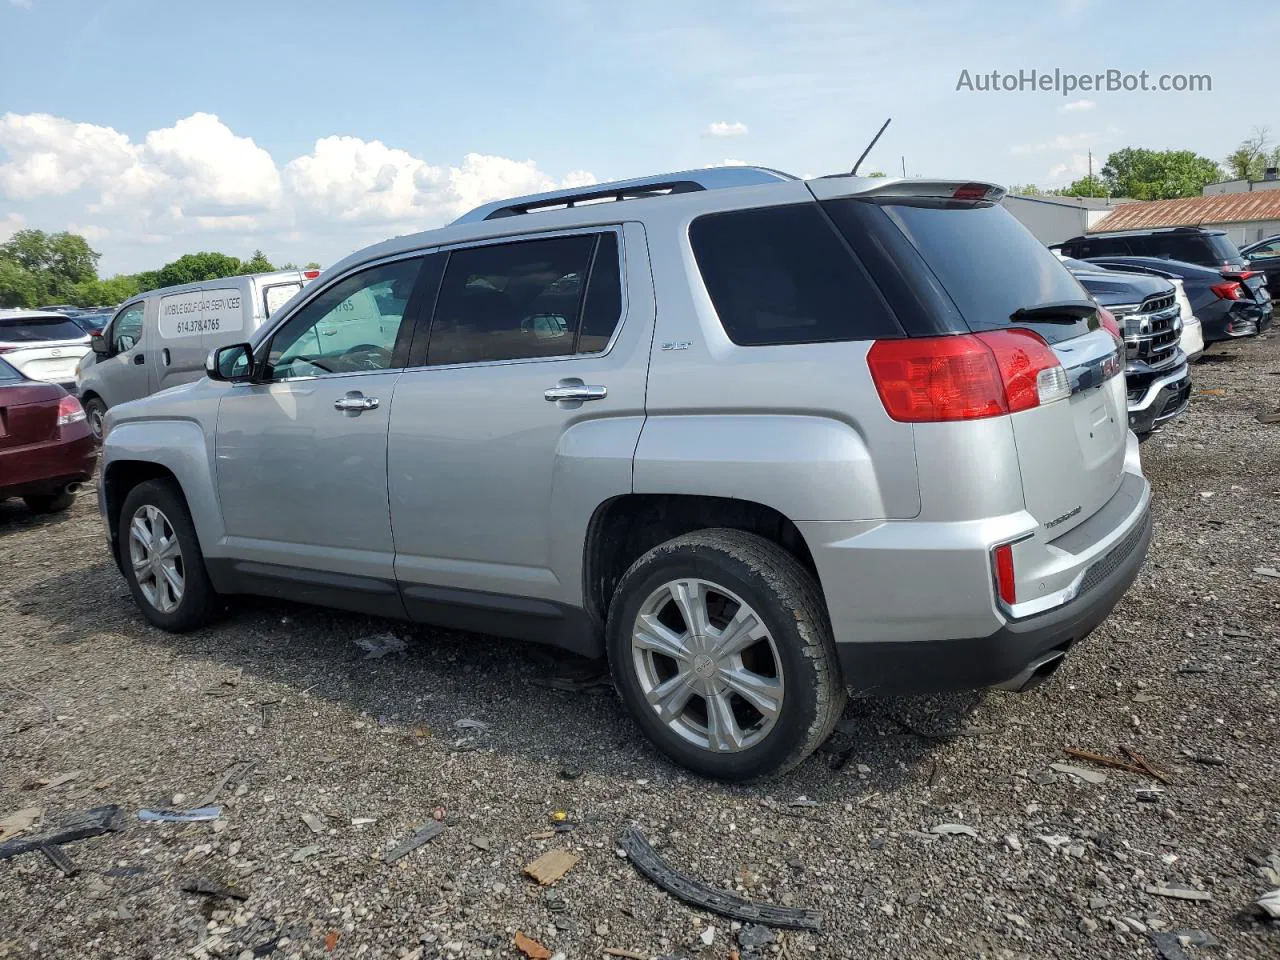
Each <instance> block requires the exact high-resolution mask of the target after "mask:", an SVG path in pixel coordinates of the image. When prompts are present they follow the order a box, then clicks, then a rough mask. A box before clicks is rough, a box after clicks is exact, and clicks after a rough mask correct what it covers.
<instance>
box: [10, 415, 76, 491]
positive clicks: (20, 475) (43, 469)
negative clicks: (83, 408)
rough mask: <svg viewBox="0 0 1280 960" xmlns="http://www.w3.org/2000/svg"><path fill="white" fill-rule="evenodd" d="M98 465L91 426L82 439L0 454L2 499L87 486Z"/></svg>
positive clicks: (54, 441)
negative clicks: (82, 484)
mask: <svg viewBox="0 0 1280 960" xmlns="http://www.w3.org/2000/svg"><path fill="white" fill-rule="evenodd" d="M97 462H98V445H97V443H96V442H95V441H94V439H93V434H91V433H90V432H89V429H88V427H85V432H84V436H82V437H76V438H74V439H71V440H50V441H49V442H47V443H41V444H34V445H32V446H29V447H22V448H21V449H19V450H7V451H0V496H5V497H23V496H35V495H40V494H45V493H51V492H53V491H54V490H57V489H59V488H61V487H64V486H66V485H67V484H68V483H84V482H85V481H87V480H88V479H89V478H90V477H92V476H93V468H94V465H95V464H96V463H97Z"/></svg>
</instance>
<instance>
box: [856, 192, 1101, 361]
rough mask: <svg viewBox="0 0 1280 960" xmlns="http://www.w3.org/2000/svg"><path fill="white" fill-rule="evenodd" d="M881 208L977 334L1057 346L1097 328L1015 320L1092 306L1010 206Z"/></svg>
mask: <svg viewBox="0 0 1280 960" xmlns="http://www.w3.org/2000/svg"><path fill="white" fill-rule="evenodd" d="M854 202H858V201H854ZM880 209H881V210H883V211H884V213H885V215H886V216H887V217H888V218H889V219H890V220H891V221H892V222H893V223H894V224H895V225H896V226H897V227H898V229H899V230H901V231H902V233H903V235H904V236H906V237H907V239H908V240H910V241H911V243H912V245H913V246H914V247H915V248H916V250H918V251H919V253H920V255H921V256H922V257H923V258H924V261H925V262H926V263H927V264H928V265H929V267H930V269H932V270H933V272H934V274H935V275H937V277H938V279H939V281H941V283H942V286H943V287H944V288H945V289H946V291H947V293H948V294H949V295H950V297H951V299H952V300H953V301H954V302H955V304H956V306H957V307H958V308H959V310H960V313H961V315H962V316H963V317H964V319H965V322H966V324H968V326H969V328H970V329H971V330H999V329H1002V328H1007V327H1013V326H1017V327H1027V328H1030V329H1033V330H1035V332H1036V333H1038V334H1040V335H1041V336H1042V337H1044V338H1045V339H1046V340H1047V341H1049V342H1050V343H1057V342H1060V341H1062V340H1067V339H1070V338H1072V337H1077V336H1081V335H1082V334H1084V333H1086V332H1088V330H1089V329H1090V324H1091V323H1092V324H1093V325H1094V326H1096V324H1097V320H1096V318H1094V319H1092V320H1090V319H1081V320H1078V321H1076V322H1062V323H1058V322H1053V323H1046V322H1028V321H1027V320H1025V319H1019V320H1016V321H1015V320H1014V319H1013V315H1014V314H1015V313H1016V312H1017V311H1019V310H1022V309H1031V308H1034V307H1040V306H1044V305H1046V304H1055V303H1074V304H1084V305H1088V304H1089V303H1090V300H1089V296H1088V294H1087V293H1085V291H1084V289H1083V288H1082V287H1081V286H1080V284H1079V283H1078V282H1077V281H1076V279H1075V277H1073V276H1071V272H1070V271H1069V270H1067V268H1066V267H1065V266H1063V264H1062V261H1060V260H1059V259H1058V258H1057V257H1056V256H1054V255H1053V254H1052V253H1050V252H1049V250H1048V248H1047V247H1045V246H1044V245H1043V244H1041V243H1040V242H1039V241H1038V240H1036V238H1035V237H1034V236H1033V235H1032V234H1031V232H1030V231H1029V230H1027V228H1026V227H1024V226H1023V225H1022V224H1021V223H1019V222H1018V221H1017V220H1016V219H1015V218H1014V217H1013V215H1012V214H1010V213H1009V211H1007V210H1005V209H1004V207H1002V206H999V205H994V204H987V203H977V204H959V203H953V202H948V201H928V200H911V201H896V202H886V203H882V204H880Z"/></svg>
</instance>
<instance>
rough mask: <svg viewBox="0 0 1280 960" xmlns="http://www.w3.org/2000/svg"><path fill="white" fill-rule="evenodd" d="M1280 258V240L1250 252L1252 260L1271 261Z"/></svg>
mask: <svg viewBox="0 0 1280 960" xmlns="http://www.w3.org/2000/svg"><path fill="white" fill-rule="evenodd" d="M1275 257H1280V240H1276V241H1274V242H1272V243H1264V244H1263V245H1262V246H1260V247H1254V248H1253V249H1252V250H1250V251H1249V259H1250V260H1271V259H1273V258H1275Z"/></svg>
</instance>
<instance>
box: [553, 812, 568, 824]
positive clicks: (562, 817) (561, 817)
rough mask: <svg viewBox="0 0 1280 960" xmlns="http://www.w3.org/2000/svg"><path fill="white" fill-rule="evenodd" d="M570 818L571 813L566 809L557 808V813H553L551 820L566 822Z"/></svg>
mask: <svg viewBox="0 0 1280 960" xmlns="http://www.w3.org/2000/svg"><path fill="white" fill-rule="evenodd" d="M568 819H569V814H568V813H566V812H565V811H564V810H557V811H556V812H555V813H553V814H551V820H552V822H553V823H564V822H565V821H566V820H568Z"/></svg>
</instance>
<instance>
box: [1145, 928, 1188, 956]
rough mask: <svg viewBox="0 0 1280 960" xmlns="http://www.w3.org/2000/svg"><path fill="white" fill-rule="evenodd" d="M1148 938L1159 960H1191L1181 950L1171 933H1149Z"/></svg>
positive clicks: (1185, 952) (1176, 939)
mask: <svg viewBox="0 0 1280 960" xmlns="http://www.w3.org/2000/svg"><path fill="white" fill-rule="evenodd" d="M1148 936H1149V937H1150V938H1151V946H1152V947H1154V948H1155V951H1156V955H1157V956H1158V957H1160V960H1191V954H1189V953H1187V951H1185V950H1183V949H1182V944H1180V943H1179V942H1178V938H1177V937H1176V936H1174V935H1173V934H1172V933H1150V934H1148Z"/></svg>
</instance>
